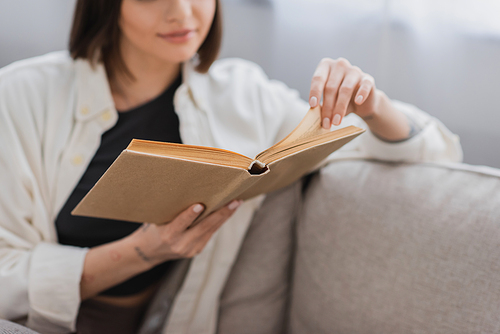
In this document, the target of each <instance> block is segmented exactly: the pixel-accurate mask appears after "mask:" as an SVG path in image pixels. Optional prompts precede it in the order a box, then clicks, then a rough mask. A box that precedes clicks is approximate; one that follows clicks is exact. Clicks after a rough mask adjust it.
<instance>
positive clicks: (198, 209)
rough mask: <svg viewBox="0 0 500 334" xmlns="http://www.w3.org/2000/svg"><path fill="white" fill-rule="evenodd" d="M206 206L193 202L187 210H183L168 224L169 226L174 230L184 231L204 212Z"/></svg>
mask: <svg viewBox="0 0 500 334" xmlns="http://www.w3.org/2000/svg"><path fill="white" fill-rule="evenodd" d="M204 209H205V207H204V206H203V205H202V204H200V203H197V204H193V205H191V206H190V207H189V208H187V209H186V210H184V211H182V212H181V213H180V214H179V215H178V216H177V217H175V218H174V220H172V222H170V224H168V225H167V226H168V228H169V229H172V231H173V232H184V231H185V230H186V229H187V228H188V227H189V226H190V225H191V224H192V223H193V222H194V221H195V220H196V218H198V216H199V215H200V214H201V213H202V212H203V210H204Z"/></svg>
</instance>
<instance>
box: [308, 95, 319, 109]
mask: <svg viewBox="0 0 500 334" xmlns="http://www.w3.org/2000/svg"><path fill="white" fill-rule="evenodd" d="M317 103H318V99H317V98H316V96H313V97H311V98H310V99H309V105H310V106H311V107H312V108H314V107H316V104H317Z"/></svg>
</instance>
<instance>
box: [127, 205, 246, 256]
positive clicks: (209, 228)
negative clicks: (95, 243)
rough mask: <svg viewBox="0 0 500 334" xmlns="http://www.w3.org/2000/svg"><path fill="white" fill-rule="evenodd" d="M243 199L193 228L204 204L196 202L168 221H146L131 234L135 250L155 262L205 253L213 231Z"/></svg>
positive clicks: (229, 215)
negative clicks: (149, 222) (160, 222)
mask: <svg viewBox="0 0 500 334" xmlns="http://www.w3.org/2000/svg"><path fill="white" fill-rule="evenodd" d="M240 204H241V201H238V200H234V201H232V202H231V203H229V204H228V205H226V206H224V207H222V208H221V209H219V210H217V211H215V212H213V213H211V214H210V215H209V216H207V217H206V218H204V219H203V220H201V221H200V222H198V223H197V224H196V225H195V226H193V227H191V228H189V227H190V226H191V224H192V223H193V222H194V221H195V220H196V218H197V217H198V216H199V215H200V214H201V213H202V212H203V209H204V208H203V205H201V204H194V205H192V206H190V207H189V208H187V209H186V210H185V211H183V212H181V213H180V214H179V215H178V216H177V217H176V218H175V219H174V220H172V221H171V222H169V223H168V224H165V225H155V224H147V223H145V224H143V226H142V227H141V228H139V229H137V230H136V231H135V232H134V233H132V234H131V235H130V239H131V241H132V242H133V244H134V245H135V246H134V250H135V252H136V253H137V255H138V256H139V257H140V258H141V260H143V261H145V262H147V263H148V264H150V265H151V266H155V265H157V264H160V263H162V262H165V261H169V260H174V259H179V258H192V257H194V256H195V255H198V254H199V253H201V251H202V250H203V249H204V248H205V245H206V244H207V243H208V241H209V240H210V238H211V237H212V235H213V234H214V233H215V232H216V231H217V230H218V229H219V227H221V225H222V224H223V223H224V222H225V221H226V220H227V219H229V217H231V216H232V214H233V213H234V211H235V210H236V209H237V208H238V207H239V206H240Z"/></svg>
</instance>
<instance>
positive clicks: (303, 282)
mask: <svg viewBox="0 0 500 334" xmlns="http://www.w3.org/2000/svg"><path fill="white" fill-rule="evenodd" d="M301 188H303V186H301V185H300V184H296V185H293V186H291V187H289V188H287V189H283V190H281V191H279V192H277V193H274V194H272V195H270V196H269V197H268V199H267V200H266V202H265V203H264V205H263V207H262V208H261V210H260V212H259V213H258V215H257V216H256V217H255V218H256V219H254V221H253V222H252V225H251V227H250V230H249V232H248V235H247V237H246V240H245V242H244V244H243V247H242V251H241V253H240V254H239V258H238V261H237V263H236V265H235V267H234V268H233V271H232V273H231V276H230V277H229V280H228V282H227V285H226V288H225V291H224V294H223V295H222V299H221V311H220V319H219V334H228V333H233V334H234V333H269V334H271V333H285V332H286V333H315V334H319V333H450V334H451V333H453V334H457V333H500V170H497V169H492V168H485V167H474V166H468V165H464V164H454V165H433V164H388V163H381V162H376V161H343V162H336V163H333V164H330V165H328V166H326V167H325V168H323V169H322V170H321V172H320V173H319V174H317V175H314V176H313V178H312V180H311V181H310V183H309V185H308V186H307V188H306V189H305V191H303V192H302V191H301ZM290 208H291V209H290Z"/></svg>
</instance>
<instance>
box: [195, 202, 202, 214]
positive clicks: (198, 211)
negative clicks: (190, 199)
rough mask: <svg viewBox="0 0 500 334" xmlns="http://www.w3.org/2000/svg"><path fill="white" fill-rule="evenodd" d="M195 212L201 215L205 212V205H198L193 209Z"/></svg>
mask: <svg viewBox="0 0 500 334" xmlns="http://www.w3.org/2000/svg"><path fill="white" fill-rule="evenodd" d="M193 211H194V212H196V213H200V212H202V211H203V205H201V204H196V205H195V206H194V207H193Z"/></svg>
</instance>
